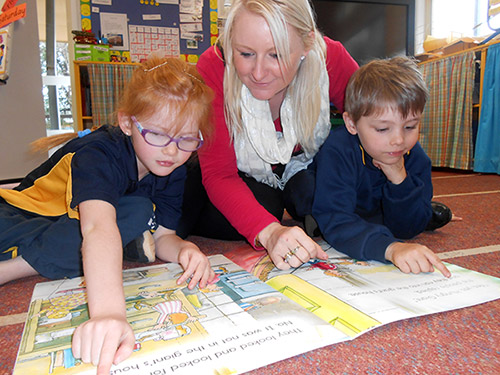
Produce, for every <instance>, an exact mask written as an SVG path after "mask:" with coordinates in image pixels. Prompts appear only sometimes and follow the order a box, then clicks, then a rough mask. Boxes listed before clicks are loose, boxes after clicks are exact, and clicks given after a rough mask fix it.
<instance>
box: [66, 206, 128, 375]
mask: <svg viewBox="0 0 500 375" xmlns="http://www.w3.org/2000/svg"><path fill="white" fill-rule="evenodd" d="M79 212H80V225H81V229H82V235H83V242H82V258H83V271H84V276H85V284H86V287H87V298H88V307H89V316H90V319H89V320H88V321H86V322H85V323H83V324H81V325H80V326H79V327H78V328H77V329H76V331H75V333H74V335H73V343H72V349H73V355H74V356H75V358H81V359H82V361H83V362H92V363H93V364H94V365H97V366H98V367H97V374H98V375H99V374H109V371H110V368H111V365H112V364H117V363H119V362H121V361H122V360H124V359H126V358H128V357H129V356H130V354H131V353H132V350H133V346H134V342H135V338H134V332H133V331H132V328H131V327H130V325H129V324H128V322H127V319H126V313H125V296H124V292H123V285H122V259H123V250H122V249H123V248H122V241H121V237H120V232H119V230H118V226H117V224H116V210H115V208H114V207H113V206H112V205H111V204H110V203H107V202H105V201H100V200H89V201H84V202H82V203H80V205H79Z"/></svg>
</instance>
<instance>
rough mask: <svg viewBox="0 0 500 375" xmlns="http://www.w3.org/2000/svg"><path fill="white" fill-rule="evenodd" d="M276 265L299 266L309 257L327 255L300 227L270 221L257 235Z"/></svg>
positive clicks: (282, 267) (320, 257) (321, 257)
mask: <svg viewBox="0 0 500 375" xmlns="http://www.w3.org/2000/svg"><path fill="white" fill-rule="evenodd" d="M257 239H258V241H259V242H260V243H261V244H262V246H263V247H264V248H265V249H266V250H267V252H268V254H269V257H270V258H271V260H272V261H273V263H274V264H275V266H276V267H278V268H279V269H282V270H286V269H288V268H290V267H299V266H300V265H301V264H302V263H306V262H308V261H309V260H310V259H313V258H319V259H323V260H325V259H328V255H327V254H326V253H325V252H324V251H323V249H322V248H321V247H320V246H319V245H318V244H317V243H316V242H314V241H313V240H312V239H311V238H310V237H309V236H308V235H307V234H306V233H305V232H304V231H303V230H302V229H301V228H300V227H286V226H283V225H281V224H279V223H271V224H269V225H268V226H267V227H265V228H264V229H262V231H261V232H260V233H259V235H258V236H257Z"/></svg>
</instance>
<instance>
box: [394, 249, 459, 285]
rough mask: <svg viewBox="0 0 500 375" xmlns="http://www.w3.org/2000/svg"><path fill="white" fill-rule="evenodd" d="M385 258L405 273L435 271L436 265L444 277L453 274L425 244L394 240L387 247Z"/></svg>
mask: <svg viewBox="0 0 500 375" xmlns="http://www.w3.org/2000/svg"><path fill="white" fill-rule="evenodd" d="M385 258H386V259H387V260H388V261H391V262H392V263H393V264H394V265H395V266H396V267H398V268H399V269H400V270H401V271H402V272H404V273H410V272H411V273H420V272H434V267H436V268H437V269H438V270H439V272H441V273H442V274H443V276H444V277H450V276H451V272H450V271H449V270H448V268H446V266H445V265H444V263H443V262H441V259H439V258H438V256H437V255H436V254H435V253H434V252H433V251H432V250H431V249H429V248H428V247H427V246H424V245H419V244H416V243H404V242H394V243H392V244H390V245H389V246H388V247H387V250H386V251H385Z"/></svg>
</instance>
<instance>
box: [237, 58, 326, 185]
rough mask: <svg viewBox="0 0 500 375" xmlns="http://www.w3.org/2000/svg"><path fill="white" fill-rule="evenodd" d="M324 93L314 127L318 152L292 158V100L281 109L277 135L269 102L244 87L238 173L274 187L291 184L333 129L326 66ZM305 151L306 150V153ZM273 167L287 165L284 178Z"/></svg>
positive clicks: (294, 138) (294, 137) (322, 83)
mask: <svg viewBox="0 0 500 375" xmlns="http://www.w3.org/2000/svg"><path fill="white" fill-rule="evenodd" d="M319 85H320V90H321V110H320V114H319V118H318V121H317V123H316V126H315V128H314V133H313V136H314V151H313V153H312V154H310V153H307V152H303V153H301V154H299V155H297V156H294V157H292V152H293V149H294V148H295V146H296V145H297V134H296V132H295V129H297V128H298V127H299V126H301V125H300V124H297V118H296V117H295V116H294V109H293V108H292V104H291V99H290V97H289V95H288V94H286V95H285V98H284V100H283V103H282V104H281V108H280V117H281V127H282V129H283V131H282V132H277V131H276V128H275V126H274V122H273V119H272V116H271V109H270V108H269V102H268V101H267V100H258V99H255V98H254V97H253V96H252V94H251V93H250V90H249V89H248V88H247V87H246V86H245V85H243V86H242V88H241V100H242V107H241V112H242V120H243V129H244V130H243V131H242V132H239V133H237V134H235V137H234V150H235V152H236V160H237V165H238V170H240V171H242V172H244V173H246V174H248V175H250V176H252V177H253V178H255V179H256V180H257V181H259V182H262V183H265V184H267V185H269V186H271V187H273V188H276V187H279V188H280V189H282V190H283V189H284V187H285V184H286V183H287V181H288V180H289V179H290V178H291V177H292V176H293V175H295V173H297V172H299V171H300V170H302V169H306V168H307V166H308V165H309V164H310V163H311V162H312V158H313V156H314V155H315V154H316V152H317V151H318V149H319V147H320V146H321V145H322V144H323V142H324V141H325V139H326V137H327V136H328V133H329V131H330V128H331V124H330V98H329V93H328V89H329V82H328V75H327V73H326V66H323V71H322V74H321V77H320V81H319ZM304 151H305V150H304ZM273 164H284V165H286V167H285V171H284V173H283V176H282V177H281V178H280V177H278V176H277V175H275V174H274V173H273V171H272V167H271V166H272V165H273Z"/></svg>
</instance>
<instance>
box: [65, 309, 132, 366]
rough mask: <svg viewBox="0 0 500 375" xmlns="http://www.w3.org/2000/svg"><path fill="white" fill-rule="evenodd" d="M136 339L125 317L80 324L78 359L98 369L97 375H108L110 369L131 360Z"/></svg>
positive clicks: (74, 346)
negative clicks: (125, 360) (127, 359)
mask: <svg viewBox="0 0 500 375" xmlns="http://www.w3.org/2000/svg"><path fill="white" fill-rule="evenodd" d="M134 343H135V336H134V332H133V330H132V327H131V326H130V324H128V322H127V320H126V319H125V318H124V317H121V316H118V317H114V316H104V317H99V318H92V319H90V320H87V321H86V322H85V323H83V324H81V325H80V326H79V327H78V328H77V329H76V330H75V333H74V334H73V342H72V350H73V356H74V357H75V358H81V360H82V361H83V362H84V363H92V364H93V365H94V366H97V375H104V374H106V375H109V372H110V369H111V365H112V364H118V363H120V362H121V361H123V360H124V359H126V358H128V357H129V356H130V354H132V351H133V349H134Z"/></svg>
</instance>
